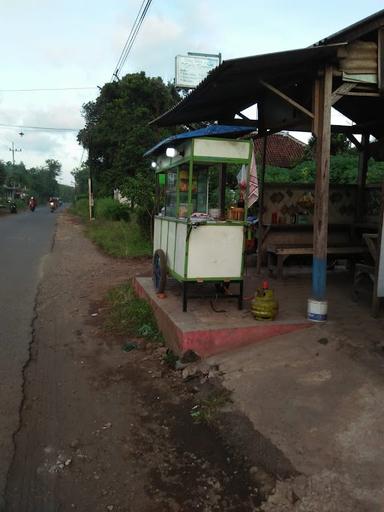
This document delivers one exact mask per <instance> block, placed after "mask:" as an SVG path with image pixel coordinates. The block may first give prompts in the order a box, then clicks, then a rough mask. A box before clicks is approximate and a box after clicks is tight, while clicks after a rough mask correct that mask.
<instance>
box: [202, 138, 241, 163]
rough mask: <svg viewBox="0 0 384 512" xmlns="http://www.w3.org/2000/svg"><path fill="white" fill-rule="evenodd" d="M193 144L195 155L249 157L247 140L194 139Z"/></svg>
mask: <svg viewBox="0 0 384 512" xmlns="http://www.w3.org/2000/svg"><path fill="white" fill-rule="evenodd" d="M193 144H194V148H193V152H194V156H195V157H209V158H215V157H216V158H218V157H220V158H236V159H238V158H241V159H243V160H247V159H248V158H249V148H250V146H249V141H244V142H240V141H238V140H235V141H228V140H225V141H220V140H208V139H195V140H194V143H193Z"/></svg>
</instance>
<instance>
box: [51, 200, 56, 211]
mask: <svg viewBox="0 0 384 512" xmlns="http://www.w3.org/2000/svg"><path fill="white" fill-rule="evenodd" d="M49 209H50V210H51V213H53V212H54V211H55V210H56V205H55V201H49Z"/></svg>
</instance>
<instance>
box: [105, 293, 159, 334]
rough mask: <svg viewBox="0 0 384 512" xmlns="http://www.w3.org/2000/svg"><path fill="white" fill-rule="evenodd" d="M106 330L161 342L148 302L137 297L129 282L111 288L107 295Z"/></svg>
mask: <svg viewBox="0 0 384 512" xmlns="http://www.w3.org/2000/svg"><path fill="white" fill-rule="evenodd" d="M107 303H108V306H109V311H108V317H107V319H106V321H105V323H104V326H105V328H106V329H107V330H109V331H111V332H114V333H115V334H119V335H128V336H138V337H141V338H146V339H147V340H149V341H155V342H160V343H162V342H163V336H162V334H161V332H160V331H159V329H158V327H157V323H156V320H155V317H154V315H153V312H152V309H151V307H150V306H149V304H148V302H146V301H145V300H144V299H141V298H139V297H137V295H136V294H135V292H134V291H133V289H132V286H131V285H130V284H129V283H126V284H123V285H120V286H118V287H117V288H113V289H112V290H110V292H109V293H108V295H107Z"/></svg>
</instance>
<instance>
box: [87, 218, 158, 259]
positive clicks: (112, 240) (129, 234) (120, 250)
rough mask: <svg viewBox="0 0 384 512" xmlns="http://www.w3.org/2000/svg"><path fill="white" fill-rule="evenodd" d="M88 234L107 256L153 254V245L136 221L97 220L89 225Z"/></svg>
mask: <svg viewBox="0 0 384 512" xmlns="http://www.w3.org/2000/svg"><path fill="white" fill-rule="evenodd" d="M86 234H87V236H88V237H89V238H90V239H91V240H92V241H93V242H95V244H96V245H98V246H99V247H101V249H103V250H104V251H105V252H106V253H107V254H109V255H111V256H115V257H117V258H128V257H139V256H150V255H151V254H152V247H151V243H150V242H149V240H146V239H145V238H144V237H143V235H142V233H141V231H140V228H139V226H138V225H137V224H136V222H134V221H131V222H124V221H108V220H95V221H93V222H90V223H89V224H88V225H87V228H86Z"/></svg>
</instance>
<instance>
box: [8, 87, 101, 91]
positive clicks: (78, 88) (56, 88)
mask: <svg viewBox="0 0 384 512" xmlns="http://www.w3.org/2000/svg"><path fill="white" fill-rule="evenodd" d="M91 89H97V87H96V86H95V87H52V88H45V89H0V92H40V91H42V92H45V91H85V90H91Z"/></svg>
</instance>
